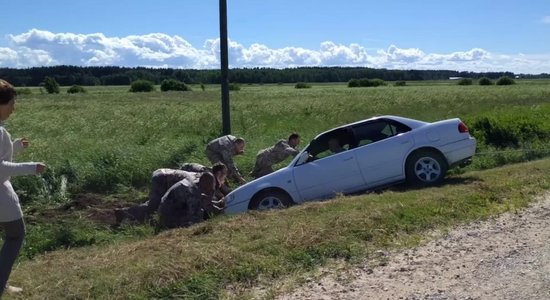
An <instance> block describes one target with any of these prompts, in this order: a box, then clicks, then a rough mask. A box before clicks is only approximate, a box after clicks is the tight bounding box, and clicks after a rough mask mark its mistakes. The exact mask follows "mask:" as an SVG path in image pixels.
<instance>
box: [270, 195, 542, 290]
mask: <svg viewBox="0 0 550 300" xmlns="http://www.w3.org/2000/svg"><path fill="white" fill-rule="evenodd" d="M377 254H378V255H379V256H381V257H382V258H383V261H387V262H386V263H383V264H382V265H381V266H376V267H374V268H371V267H369V266H368V265H367V264H365V265H364V266H362V267H359V268H357V269H354V270H351V271H349V272H348V273H347V275H351V280H342V274H337V272H336V273H334V272H327V273H332V274H330V275H327V276H324V277H321V278H319V279H308V280H307V282H306V283H305V284H304V285H303V286H300V287H298V288H297V289H296V290H294V291H293V292H292V293H291V294H285V295H281V296H280V297H279V298H278V299H514V300H516V299H550V193H548V192H547V193H546V194H545V195H544V196H543V197H540V198H539V200H538V201H536V202H534V203H533V204H532V205H531V206H530V207H529V208H526V209H525V210H522V211H519V212H511V213H505V214H502V215H500V216H498V217H496V218H493V219H490V220H486V221H483V222H474V223H470V224H467V225H462V226H458V227H456V228H453V229H452V230H450V231H449V232H448V233H446V234H444V235H443V236H440V237H438V238H436V239H434V240H432V241H431V242H429V243H428V244H425V245H423V246H419V247H417V248H413V249H408V250H405V251H400V252H395V253H384V252H381V251H379V252H378V253H377ZM345 277H347V278H349V276H345Z"/></svg>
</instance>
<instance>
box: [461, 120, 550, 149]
mask: <svg viewBox="0 0 550 300" xmlns="http://www.w3.org/2000/svg"><path fill="white" fill-rule="evenodd" d="M470 129H471V130H470V131H471V133H472V135H473V136H475V137H476V139H478V141H479V142H480V143H484V144H486V145H488V146H493V147H496V148H507V147H511V148H517V147H520V146H522V145H523V144H526V143H534V142H536V141H540V140H542V141H547V140H548V138H549V137H550V133H549V132H548V131H547V130H545V128H544V127H543V125H542V124H541V121H540V120H539V119H538V118H537V117H524V118H518V117H517V116H507V115H504V116H497V117H491V116H483V117H478V118H476V119H475V120H474V122H473V123H472V125H471V126H470Z"/></svg>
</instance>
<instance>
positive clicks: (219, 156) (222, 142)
mask: <svg viewBox="0 0 550 300" xmlns="http://www.w3.org/2000/svg"><path fill="white" fill-rule="evenodd" d="M244 146H245V141H244V139H242V138H237V137H234V136H232V135H224V136H222V137H219V138H217V139H215V140H212V141H211V142H210V143H208V145H207V146H206V157H208V160H210V162H211V163H212V164H215V163H217V162H222V163H223V164H225V165H226V166H227V169H228V170H229V176H230V177H232V178H234V179H235V180H236V181H237V182H239V183H240V184H244V183H246V180H245V179H244V178H243V176H242V175H241V173H240V172H239V169H237V166H235V164H234V163H233V156H235V155H240V154H243V153H244Z"/></svg>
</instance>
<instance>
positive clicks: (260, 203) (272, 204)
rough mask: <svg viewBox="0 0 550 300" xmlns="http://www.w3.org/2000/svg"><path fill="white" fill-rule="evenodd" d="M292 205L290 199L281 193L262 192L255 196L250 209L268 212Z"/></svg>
mask: <svg viewBox="0 0 550 300" xmlns="http://www.w3.org/2000/svg"><path fill="white" fill-rule="evenodd" d="M290 205H292V200H290V197H289V196H288V195H287V194H286V193H284V192H281V191H264V192H261V193H259V194H258V195H256V196H255V197H254V198H253V200H252V202H251V203H250V209H256V210H268V209H279V208H285V207H289V206H290Z"/></svg>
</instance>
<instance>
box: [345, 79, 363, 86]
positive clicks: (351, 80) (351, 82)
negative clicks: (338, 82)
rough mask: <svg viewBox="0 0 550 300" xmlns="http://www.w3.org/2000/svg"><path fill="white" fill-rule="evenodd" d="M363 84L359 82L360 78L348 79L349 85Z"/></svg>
mask: <svg viewBox="0 0 550 300" xmlns="http://www.w3.org/2000/svg"><path fill="white" fill-rule="evenodd" d="M360 86H361V85H360V84H359V80H358V79H350V80H349V81H348V87H350V88H352V87H360Z"/></svg>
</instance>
